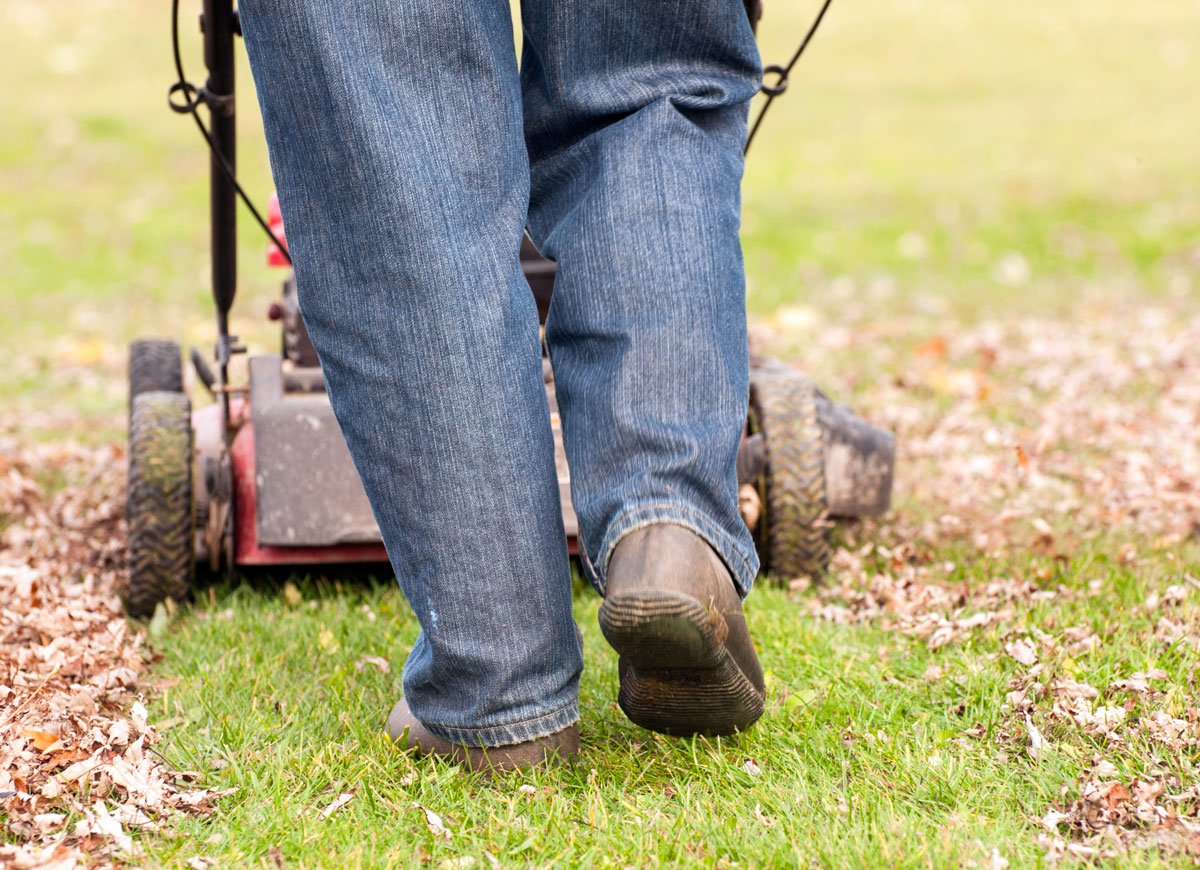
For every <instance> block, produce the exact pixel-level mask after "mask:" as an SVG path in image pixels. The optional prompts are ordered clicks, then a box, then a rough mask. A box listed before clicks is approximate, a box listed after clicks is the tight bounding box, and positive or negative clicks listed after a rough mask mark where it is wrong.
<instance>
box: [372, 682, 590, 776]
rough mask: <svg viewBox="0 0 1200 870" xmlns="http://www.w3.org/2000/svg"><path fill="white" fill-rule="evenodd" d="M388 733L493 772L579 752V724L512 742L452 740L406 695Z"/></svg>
mask: <svg viewBox="0 0 1200 870" xmlns="http://www.w3.org/2000/svg"><path fill="white" fill-rule="evenodd" d="M387 733H388V736H389V737H391V738H392V740H393V741H394V742H396V743H398V744H400V747H401V748H402V749H416V750H417V752H418V754H420V755H440V756H442V757H444V758H451V759H453V760H455V761H457V762H459V763H460V764H465V765H466V766H467V767H469V768H470V769H471V770H482V771H488V772H491V773H498V772H503V771H509V770H523V769H525V768H527V767H533V766H535V765H538V764H545V763H547V762H551V761H565V760H567V759H569V758H572V757H574V756H575V755H577V754H578V753H579V726H578V725H569V726H568V727H566V728H564V729H563V730H562V731H557V732H555V733H554V734H550V735H547V736H546V737H539V738H537V739H536V740H527V741H525V742H524V743H515V744H513V745H511V746H490V747H476V746H462V745H460V744H458V743H451V742H450V741H449V740H446V739H445V738H443V737H438V736H437V735H436V734H434V733H433V732H431V731H430V730H429V729H428V728H426V727H425V726H424V725H422V724H421V722H420V720H418V719H417V717H416V716H414V715H413V714H412V711H411V710H409V709H408V702H407V701H405V700H404V699H403V698H401V699H400V700H399V701H397V702H396V706H395V707H393V708H392V712H391V715H389V716H388V721H387Z"/></svg>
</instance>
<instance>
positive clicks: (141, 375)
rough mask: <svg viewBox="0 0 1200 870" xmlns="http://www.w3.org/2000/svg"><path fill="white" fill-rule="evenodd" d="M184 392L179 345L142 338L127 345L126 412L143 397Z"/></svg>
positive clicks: (156, 339)
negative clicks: (146, 394)
mask: <svg viewBox="0 0 1200 870" xmlns="http://www.w3.org/2000/svg"><path fill="white" fill-rule="evenodd" d="M156 391H165V392H168V393H182V392H183V358H182V357H181V355H180V353H179V344H178V343H177V342H174V341H170V340H169V339H165V338H141V339H138V340H137V341H135V342H132V343H131V344H130V345H129V408H130V410H131V411H132V409H133V399H134V397H135V396H140V395H141V394H142V393H153V392H156Z"/></svg>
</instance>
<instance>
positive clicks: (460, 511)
mask: <svg viewBox="0 0 1200 870" xmlns="http://www.w3.org/2000/svg"><path fill="white" fill-rule="evenodd" d="M240 8H241V18H242V27H243V30H244V32H245V40H246V45H247V48H248V50H249V53H250V59H251V65H252V68H253V72H254V78H255V83H256V86H257V89H258V94H259V100H260V102H261V104H262V109H263V119H264V123H265V126H266V132H267V138H268V145H269V148H270V154H271V165H272V169H273V172H274V175H275V181H276V183H277V184H278V186H279V193H280V202H281V205H282V208H283V213H284V218H285V221H286V223H287V231H288V241H289V244H290V246H291V252H292V255H293V257H294V259H295V267H296V281H297V289H298V293H299V299H300V305H301V310H302V311H303V314H304V319H305V323H306V324H307V326H308V330H309V332H310V334H311V336H312V339H313V343H314V345H315V346H316V348H317V351H318V353H319V355H320V358H321V364H322V367H323V369H324V371H325V376H326V380H327V383H328V388H329V393H330V397H331V400H332V402H333V407H334V411H335V413H336V415H337V419H338V422H339V424H340V426H341V428H342V431H343V433H344V435H345V437H346V441H347V443H348V445H349V447H350V452H351V454H352V456H353V457H354V461H355V464H356V466H357V468H358V472H359V474H360V476H361V477H362V481H363V484H364V486H365V488H366V491H367V495H368V497H369V498H370V501H371V505H372V507H373V509H374V512H375V516H376V519H377V520H378V522H379V526H380V529H381V530H382V532H383V538H384V542H385V543H386V545H387V549H388V554H389V555H390V557H391V560H392V564H393V566H394V568H395V571H396V576H397V577H398V578H399V580H400V584H401V586H402V587H403V590H404V593H405V595H406V597H407V598H408V601H409V602H410V604H411V605H412V608H413V610H414V611H415V612H416V615H417V617H418V619H419V620H420V623H421V627H422V633H421V635H420V638H419V639H418V641H417V643H416V645H415V647H414V648H413V650H412V653H411V655H410V656H409V659H408V662H407V664H406V665H405V669H404V677H403V682H404V692H405V696H406V697H407V699H408V702H409V706H410V708H411V710H412V712H413V714H414V715H416V717H417V718H418V719H420V720H421V721H422V722H423V723H424V724H425V725H426V726H427V727H428V728H429V730H430V731H432V732H434V733H435V734H437V735H439V736H441V737H444V738H447V739H450V740H453V741H456V742H459V743H465V744H472V745H484V746H499V745H505V744H511V743H517V742H521V741H524V740H529V739H532V738H534V737H538V736H542V735H545V734H550V733H553V732H555V731H558V730H560V729H562V728H564V727H566V726H567V725H569V724H571V723H572V722H574V721H575V720H576V719H577V718H578V712H577V709H576V701H577V693H578V681H579V674H580V671H581V669H582V658H581V651H580V648H579V644H578V641H577V639H576V634H575V626H574V621H573V619H572V615H571V585H570V575H569V570H568V560H567V553H566V547H565V543H564V535H563V527H562V519H561V514H560V506H559V500H558V492H557V486H556V476H555V468H554V453H553V441H552V436H551V430H550V422H549V414H548V410H547V405H546V397H545V392H544V387H543V384H542V377H541V362H540V351H539V341H538V322H537V313H536V310H535V306H534V303H533V300H532V297H531V294H530V292H529V288H528V286H527V285H526V284H525V281H524V280H523V278H522V275H521V271H520V264H519V260H518V251H519V247H520V240H521V235H522V232H523V228H524V225H525V221H526V211H527V205H528V187H529V167H528V156H527V153H526V150H525V144H524V139H523V135H522V123H521V108H520V107H521V97H520V87H519V80H518V73H517V67H516V59H515V56H514V51H513V42H512V27H511V19H510V17H509V8H508V4H507V2H506V0H460V2H457V3H450V4H447V3H443V2H437V0H356V2H353V3H342V2H337V0H292V2H274V0H242V2H241V4H240Z"/></svg>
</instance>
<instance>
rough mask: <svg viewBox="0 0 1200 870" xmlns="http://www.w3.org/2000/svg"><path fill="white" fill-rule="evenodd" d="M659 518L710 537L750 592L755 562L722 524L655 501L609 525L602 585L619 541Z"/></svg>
mask: <svg viewBox="0 0 1200 870" xmlns="http://www.w3.org/2000/svg"><path fill="white" fill-rule="evenodd" d="M643 514H650V515H651V516H650V517H649V518H648V519H646V520H642V521H639V520H637V519H636V518H637V517H638V516H640V515H643ZM659 522H666V523H672V522H673V523H674V524H675V525H682V526H684V527H685V528H687V529H690V530H691V531H693V532H695V533H696V534H698V535H700V537H702V538H705V539H706V540H708V541H709V543H710V544H711V545H712V546H713V548H714V549H715V550H716V551H717V553H718V555H720V556H721V559H722V561H724V562H725V564H726V565H727V567H729V569H730V571H731V573H732V574H733V575H734V585H735V586H737V587H738V592H739V593H740V594H741V597H742V598H745V597H746V596H747V595H749V594H750V589H751V588H752V587H753V585H754V575H755V571H754V567H753V563H752V562H751V561H750V559H748V558H747V557H746V554H745V553H743V552H742V550H741V548H740V547H738V545H737V542H736V541H735V540H734V538H733V536H732V535H730V534H729V533H728V532H726V531H725V530H724V529H722V528H720V527H719V526H718V525H717V524H716V523H715V522H713V521H712V519H710V518H709V517H708V516H707V515H706V514H703V513H701V512H700V511H697V510H695V509H693V508H690V507H688V506H687V505H681V504H673V503H671V502H655V503H653V504H644V505H637V506H635V507H631V508H628V509H627V510H625V511H623V512H622V513H621V514H620V516H619V517H618V518H617V520H616V521H615V522H613V523H612V524H611V525H610V526H609V530H608V532H607V533H606V534H605V537H604V541H603V543H602V544H601V546H600V554H601V557H602V558H601V560H600V564H601V565H603V566H604V572H603V575H601V577H600V583H601V585H604V584H605V583H606V580H605V576H606V575H607V574H608V563H609V561H610V560H611V559H612V554H613V551H614V550H615V549H616V546H617V544H618V543H620V541H621V538H623V537H625V536H626V535H628V534H629V533H630V532H635V531H637V530H638V529H641V528H645V527H646V526H651V525H654V524H655V523H659ZM598 573H599V572H598Z"/></svg>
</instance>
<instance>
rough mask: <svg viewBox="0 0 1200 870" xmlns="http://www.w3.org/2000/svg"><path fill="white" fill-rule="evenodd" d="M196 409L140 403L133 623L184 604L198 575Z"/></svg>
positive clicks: (176, 397) (176, 396)
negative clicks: (163, 605) (167, 604)
mask: <svg viewBox="0 0 1200 870" xmlns="http://www.w3.org/2000/svg"><path fill="white" fill-rule="evenodd" d="M192 504H193V502H192V408H191V402H189V401H188V398H187V396H185V395H184V394H183V393H179V392H168V391H153V392H145V393H140V394H138V395H136V396H134V397H133V401H132V410H131V412H130V417H129V482H128V489H127V500H126V507H125V515H126V519H127V520H128V525H129V582H128V584H127V586H126V587H125V589H124V591H123V595H122V598H123V600H124V603H125V609H126V610H127V611H128V612H129V614H130V615H131V616H135V617H146V616H150V615H152V614H153V613H154V608H155V606H156V605H157V604H158V603H159V602H160V601H164V600H165V599H167V598H171V599H174V600H175V601H182V600H184V599H185V598H186V597H187V595H188V592H189V590H190V589H191V584H192V576H193V572H194V562H195V559H194V551H193V546H194V529H195V517H194V513H193V508H192Z"/></svg>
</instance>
